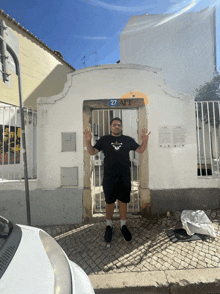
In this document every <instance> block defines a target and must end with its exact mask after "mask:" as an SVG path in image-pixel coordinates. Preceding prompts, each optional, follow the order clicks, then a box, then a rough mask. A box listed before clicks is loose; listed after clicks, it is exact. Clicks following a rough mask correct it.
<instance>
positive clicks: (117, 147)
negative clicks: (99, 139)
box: [111, 141, 123, 150]
mask: <svg viewBox="0 0 220 294" xmlns="http://www.w3.org/2000/svg"><path fill="white" fill-rule="evenodd" d="M111 145H112V146H113V147H114V149H115V150H119V149H120V148H121V146H122V145H123V143H118V142H117V141H116V142H115V143H111Z"/></svg>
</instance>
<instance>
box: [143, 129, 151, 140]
mask: <svg viewBox="0 0 220 294" xmlns="http://www.w3.org/2000/svg"><path fill="white" fill-rule="evenodd" d="M150 133H151V132H149V133H148V130H147V131H145V128H144V129H142V135H141V140H142V141H143V142H146V143H147V142H148V140H149V135H150Z"/></svg>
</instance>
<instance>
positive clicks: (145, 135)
mask: <svg viewBox="0 0 220 294" xmlns="http://www.w3.org/2000/svg"><path fill="white" fill-rule="evenodd" d="M150 133H151V132H149V133H148V130H147V131H146V130H145V128H144V129H142V135H141V139H142V144H141V146H139V147H138V148H137V149H136V150H135V151H136V152H138V153H140V154H141V153H143V152H144V151H145V149H146V148H147V143H148V140H149V135H150Z"/></svg>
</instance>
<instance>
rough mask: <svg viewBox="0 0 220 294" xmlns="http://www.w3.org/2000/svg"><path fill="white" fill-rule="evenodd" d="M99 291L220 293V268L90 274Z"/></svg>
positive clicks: (96, 290)
mask: <svg viewBox="0 0 220 294" xmlns="http://www.w3.org/2000/svg"><path fill="white" fill-rule="evenodd" d="M89 278H90V281H91V283H92V285H93V288H94V291H95V293H96V294H104V293H105V294H110V293H112V294H113V293H117V294H119V293H128V294H134V293H135V294H142V293H148V294H157V293H158V294H162V293H163V294H186V293H187V294H197V293H199V294H205V293H206V294H211V293H220V268H207V269H190V270H166V271H149V272H131V273H117V274H101V275H89Z"/></svg>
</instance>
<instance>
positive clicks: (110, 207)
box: [106, 203, 115, 220]
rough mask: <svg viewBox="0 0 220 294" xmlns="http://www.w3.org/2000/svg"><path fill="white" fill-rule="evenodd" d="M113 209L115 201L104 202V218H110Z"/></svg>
mask: <svg viewBox="0 0 220 294" xmlns="http://www.w3.org/2000/svg"><path fill="white" fill-rule="evenodd" d="M114 209H115V203H111V204H107V203H106V218H107V220H111V218H112V216H113V213H114Z"/></svg>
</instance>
